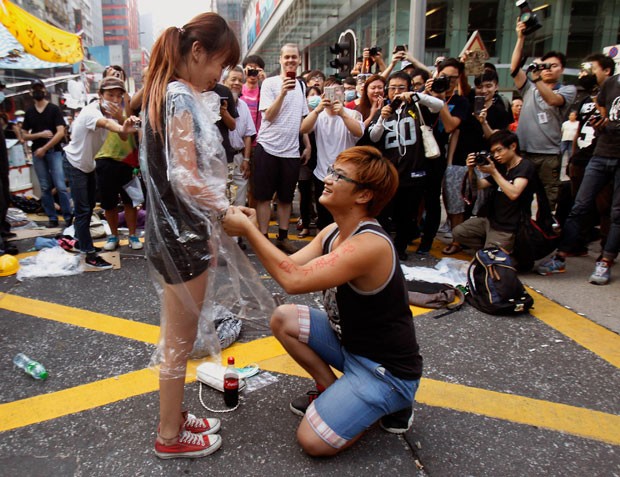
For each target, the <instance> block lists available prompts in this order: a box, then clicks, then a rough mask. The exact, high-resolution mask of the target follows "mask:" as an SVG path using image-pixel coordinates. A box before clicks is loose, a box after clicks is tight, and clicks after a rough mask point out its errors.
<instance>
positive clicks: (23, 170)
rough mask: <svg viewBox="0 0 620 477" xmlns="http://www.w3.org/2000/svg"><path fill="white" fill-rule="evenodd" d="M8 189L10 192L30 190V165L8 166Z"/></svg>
mask: <svg viewBox="0 0 620 477" xmlns="http://www.w3.org/2000/svg"><path fill="white" fill-rule="evenodd" d="M9 190H10V191H11V192H24V191H28V190H32V179H31V177H30V165H29V164H26V165H24V166H18V167H9Z"/></svg>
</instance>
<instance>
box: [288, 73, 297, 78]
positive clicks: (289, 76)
mask: <svg viewBox="0 0 620 477" xmlns="http://www.w3.org/2000/svg"><path fill="white" fill-rule="evenodd" d="M286 77H287V78H288V79H295V78H297V73H296V72H294V71H287V72H286Z"/></svg>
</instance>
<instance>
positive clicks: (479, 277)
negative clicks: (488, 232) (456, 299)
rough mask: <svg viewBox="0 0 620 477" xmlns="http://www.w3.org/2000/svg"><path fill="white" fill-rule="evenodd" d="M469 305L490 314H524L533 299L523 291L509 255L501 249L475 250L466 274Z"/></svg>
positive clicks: (532, 302)
mask: <svg viewBox="0 0 620 477" xmlns="http://www.w3.org/2000/svg"><path fill="white" fill-rule="evenodd" d="M467 286H468V288H469V294H468V295H467V296H466V298H467V301H468V302H469V304H470V305H472V306H474V307H475V308H477V309H478V310H480V311H483V312H485V313H489V314H491V315H515V314H518V313H526V312H527V311H528V310H529V309H530V308H531V307H532V305H533V304H534V299H533V298H532V297H531V296H530V295H529V294H528V293H527V291H525V288H524V287H523V284H522V283H521V280H519V278H518V277H517V271H516V270H515V268H514V267H513V266H512V261H511V260H510V256H509V255H508V254H507V253H506V252H505V251H504V250H502V249H501V248H493V247H490V248H484V249H482V250H478V251H477V252H476V255H475V256H474V259H473V260H472V262H471V264H470V265H469V269H468V271H467Z"/></svg>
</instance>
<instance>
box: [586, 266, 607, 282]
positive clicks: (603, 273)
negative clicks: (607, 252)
mask: <svg viewBox="0 0 620 477" xmlns="http://www.w3.org/2000/svg"><path fill="white" fill-rule="evenodd" d="M610 268H611V267H610V266H609V263H607V262H606V261H604V260H601V261H600V262H596V267H595V268H594V272H593V273H592V275H590V279H589V280H588V281H589V282H590V283H594V284H595V285H607V284H608V283H609V277H610V275H611V272H610Z"/></svg>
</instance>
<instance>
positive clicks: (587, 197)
mask: <svg viewBox="0 0 620 477" xmlns="http://www.w3.org/2000/svg"><path fill="white" fill-rule="evenodd" d="M610 180H613V183H614V192H613V198H612V205H611V226H610V229H609V235H608V236H607V240H606V241H605V246H604V248H603V253H602V255H601V260H600V261H599V262H597V264H596V268H595V271H594V273H593V274H592V276H591V277H590V282H591V283H594V284H597V285H605V284H607V283H608V282H609V267H610V266H611V263H612V262H613V261H614V260H615V258H616V257H617V256H618V250H619V249H620V159H618V158H611V157H601V156H592V158H591V159H590V162H589V163H588V166H587V167H586V171H585V174H584V176H583V181H582V182H581V186H580V187H579V191H578V192H577V196H576V197H575V203H574V204H573V208H572V209H571V211H570V214H569V215H568V218H567V219H566V222H565V224H564V228H563V230H562V241H561V242H560V245H559V247H558V252H557V254H556V255H555V256H554V257H551V258H550V259H549V260H547V261H545V262H544V263H542V264H541V265H539V266H538V273H540V274H541V275H549V274H551V273H561V272H564V271H565V269H566V268H565V264H564V259H565V258H566V257H567V256H568V254H569V253H570V252H571V251H572V250H573V249H574V248H579V247H580V246H583V247H585V245H586V238H585V237H586V232H587V230H586V226H587V225H588V224H589V223H590V221H589V215H590V214H591V213H592V208H593V205H594V203H595V200H596V196H597V195H598V193H599V192H600V191H601V189H602V188H603V187H604V186H605V185H606V184H607V183H608V182H609V181H610Z"/></svg>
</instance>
